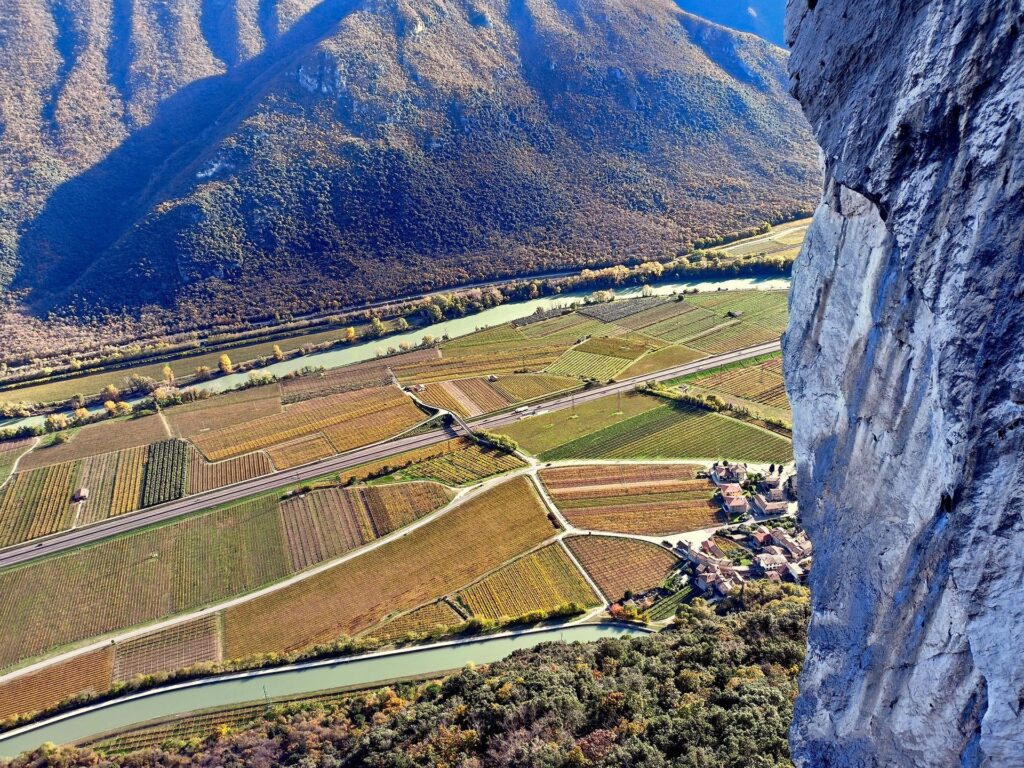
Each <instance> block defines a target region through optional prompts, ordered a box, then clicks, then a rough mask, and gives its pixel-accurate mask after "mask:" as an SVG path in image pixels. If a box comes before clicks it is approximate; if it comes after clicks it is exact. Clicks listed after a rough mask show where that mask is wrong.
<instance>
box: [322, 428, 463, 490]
mask: <svg viewBox="0 0 1024 768" xmlns="http://www.w3.org/2000/svg"><path fill="white" fill-rule="evenodd" d="M473 444H474V443H473V442H472V441H470V440H468V439H466V438H463V437H453V438H451V439H449V440H445V441H444V442H441V443H436V444H435V445H427V446H424V447H423V448H415V449H413V450H411V451H405V452H404V453H396V454H394V455H393V456H388V457H387V458H384V459H378V460H377V461H371V462H367V463H366V464H360V465H359V466H358V467H354V468H353V469H347V470H343V471H341V472H339V473H338V482H339V483H349V482H354V481H357V480H358V481H365V480H369V479H370V478H372V477H377V476H379V475H381V474H388V473H390V472H393V471H395V470H397V469H399V468H400V467H405V466H407V465H408V466H412V465H415V464H419V463H422V462H424V461H427V460H429V459H435V458H438V457H440V456H444V455H445V454H448V453H451V452H452V451H459V450H462V449H463V448H465V447H466V446H468V445H473ZM403 471H404V470H403ZM425 479H430V478H425Z"/></svg>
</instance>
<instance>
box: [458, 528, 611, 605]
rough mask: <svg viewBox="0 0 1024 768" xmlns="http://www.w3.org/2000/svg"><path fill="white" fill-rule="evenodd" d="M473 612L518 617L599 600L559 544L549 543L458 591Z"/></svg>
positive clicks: (459, 596)
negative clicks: (571, 604)
mask: <svg viewBox="0 0 1024 768" xmlns="http://www.w3.org/2000/svg"><path fill="white" fill-rule="evenodd" d="M458 599H459V601H460V602H461V603H462V604H463V605H465V606H466V607H467V608H468V609H469V611H470V612H471V613H472V614H473V615H474V616H479V617H481V618H485V619H500V618H503V617H504V618H515V617H517V616H523V615H525V614H527V613H530V612H531V611H549V610H551V609H553V608H557V607H559V606H563V605H567V604H569V603H576V604H578V605H581V606H584V607H590V606H594V605H599V604H600V601H599V600H598V598H597V595H595V594H594V591H593V590H592V589H591V588H590V585H589V584H587V582H586V579H584V578H583V575H582V574H581V573H580V572H579V569H578V568H577V567H576V565H575V563H573V561H572V560H571V559H570V557H569V556H568V555H567V554H566V553H565V550H563V549H562V547H561V545H559V544H549V545H548V546H546V547H544V548H543V549H541V550H538V551H537V552H534V553H532V554H529V555H526V556H525V557H521V558H519V559H518V560H516V561H514V562H512V563H509V564H508V565H506V566H503V567H502V568H500V569H498V570H497V571H495V572H494V573H492V574H490V575H489V576H487V577H485V578H484V579H482V580H481V581H478V582H477V583H476V584H474V585H473V586H471V587H469V588H467V589H464V590H462V591H461V592H459V594H458Z"/></svg>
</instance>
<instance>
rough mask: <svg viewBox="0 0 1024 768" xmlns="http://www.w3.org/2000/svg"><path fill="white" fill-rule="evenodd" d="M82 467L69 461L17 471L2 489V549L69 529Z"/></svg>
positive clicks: (0, 507)
mask: <svg viewBox="0 0 1024 768" xmlns="http://www.w3.org/2000/svg"><path fill="white" fill-rule="evenodd" d="M81 467H82V464H81V462H79V461H69V462H65V463H63V464H55V465H53V466H49V467H44V468H42V469H34V470H31V471H28V472H18V473H16V474H15V475H14V477H13V478H12V479H11V481H10V482H8V483H7V484H6V485H4V486H3V488H0V547H8V546H11V545H12V544H18V543H19V542H22V541H27V540H29V539H34V538H37V537H39V536H45V535H46V534H48V533H53V532H54V531H60V530H63V529H65V528H69V527H70V526H71V523H72V521H73V520H74V514H75V507H74V505H73V504H72V502H71V496H72V494H74V492H75V489H76V488H77V482H78V478H79V475H80V474H81Z"/></svg>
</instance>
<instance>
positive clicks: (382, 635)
mask: <svg viewBox="0 0 1024 768" xmlns="http://www.w3.org/2000/svg"><path fill="white" fill-rule="evenodd" d="M462 621H463V619H462V617H461V616H460V615H459V614H458V613H456V611H455V609H454V608H452V607H451V606H450V605H448V603H446V602H445V601H444V600H436V601H434V602H433V603H428V604H427V605H424V606H422V607H420V608H417V609H416V610H414V611H410V612H409V613H406V614H404V615H402V616H396V617H395V618H393V619H389V620H388V621H385V622H384V623H382V624H378V625H377V626H376V627H374V628H373V629H371V630H369V631H368V632H367V633H366V637H373V638H376V639H377V640H380V641H381V642H384V643H391V642H394V641H395V640H401V639H402V638H404V637H407V636H408V635H410V634H426V633H428V632H433V631H439V632H443V630H444V629H446V628H447V627H454V626H457V625H458V624H461V623H462Z"/></svg>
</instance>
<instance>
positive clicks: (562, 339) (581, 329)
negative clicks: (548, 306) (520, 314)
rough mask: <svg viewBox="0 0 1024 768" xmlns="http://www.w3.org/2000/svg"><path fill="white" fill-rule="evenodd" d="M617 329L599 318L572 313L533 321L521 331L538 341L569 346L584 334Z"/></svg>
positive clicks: (588, 334) (589, 334)
mask: <svg viewBox="0 0 1024 768" xmlns="http://www.w3.org/2000/svg"><path fill="white" fill-rule="evenodd" d="M617 330H619V329H617V328H616V327H615V326H613V325H606V324H605V323H602V322H601V321H600V320H594V319H592V318H588V317H584V316H583V315H581V314H578V313H573V314H568V315H561V316H559V317H553V318H550V319H548V320H543V321H541V322H538V323H533V324H531V325H528V326H526V327H525V328H523V329H522V332H523V335H524V336H529V337H530V338H531V339H534V340H535V341H537V342H538V343H540V342H544V343H548V344H564V345H565V346H569V345H570V344H575V343H576V342H577V341H579V340H580V339H581V338H583V337H584V336H591V335H593V334H595V333H609V332H611V331H617Z"/></svg>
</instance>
